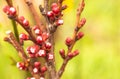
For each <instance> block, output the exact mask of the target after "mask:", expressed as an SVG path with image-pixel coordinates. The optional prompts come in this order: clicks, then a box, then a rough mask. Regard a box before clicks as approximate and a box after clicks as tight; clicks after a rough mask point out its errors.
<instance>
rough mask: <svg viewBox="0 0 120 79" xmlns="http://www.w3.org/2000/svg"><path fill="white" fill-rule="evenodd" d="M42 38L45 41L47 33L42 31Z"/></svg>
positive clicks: (47, 36)
mask: <svg viewBox="0 0 120 79" xmlns="http://www.w3.org/2000/svg"><path fill="white" fill-rule="evenodd" d="M42 38H43V41H46V40H47V39H48V38H49V33H46V32H43V33H42Z"/></svg>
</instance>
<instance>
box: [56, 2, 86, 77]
mask: <svg viewBox="0 0 120 79" xmlns="http://www.w3.org/2000/svg"><path fill="white" fill-rule="evenodd" d="M84 5H85V3H84V0H82V2H81V5H79V8H78V9H77V15H76V16H77V17H76V19H77V20H76V27H75V30H74V33H73V37H72V44H71V45H70V46H68V51H67V54H69V53H71V51H72V49H73V47H74V45H75V43H76V35H77V33H78V31H79V29H80V28H78V25H79V24H80V21H79V20H80V15H81V13H82V11H83V9H84ZM83 25H84V24H83ZM70 59H71V58H70V57H69V56H67V57H66V58H65V59H64V61H63V63H62V65H61V68H60V69H59V71H58V73H57V76H56V79H59V78H60V77H61V76H62V74H63V72H64V70H65V68H66V66H67V63H68V62H69V60H70Z"/></svg>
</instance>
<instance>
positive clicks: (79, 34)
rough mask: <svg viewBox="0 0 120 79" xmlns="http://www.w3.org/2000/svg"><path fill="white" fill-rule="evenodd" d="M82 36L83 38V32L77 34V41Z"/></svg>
mask: <svg viewBox="0 0 120 79" xmlns="http://www.w3.org/2000/svg"><path fill="white" fill-rule="evenodd" d="M83 36H84V33H83V32H79V33H78V34H77V40H79V39H81V38H82V37H83Z"/></svg>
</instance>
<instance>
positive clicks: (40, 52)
mask: <svg viewBox="0 0 120 79" xmlns="http://www.w3.org/2000/svg"><path fill="white" fill-rule="evenodd" d="M38 56H39V57H45V56H46V51H45V50H42V49H40V50H39V51H38Z"/></svg>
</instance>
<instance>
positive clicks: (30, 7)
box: [24, 0, 44, 30]
mask: <svg viewBox="0 0 120 79" xmlns="http://www.w3.org/2000/svg"><path fill="white" fill-rule="evenodd" d="M24 1H25V2H26V4H27V5H28V7H29V10H30V12H31V13H32V15H33V18H34V20H35V22H36V25H38V26H39V28H40V29H41V30H42V29H43V28H44V26H43V23H42V22H41V20H40V19H39V15H38V13H37V12H36V10H35V8H34V6H33V3H32V2H31V0H24Z"/></svg>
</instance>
